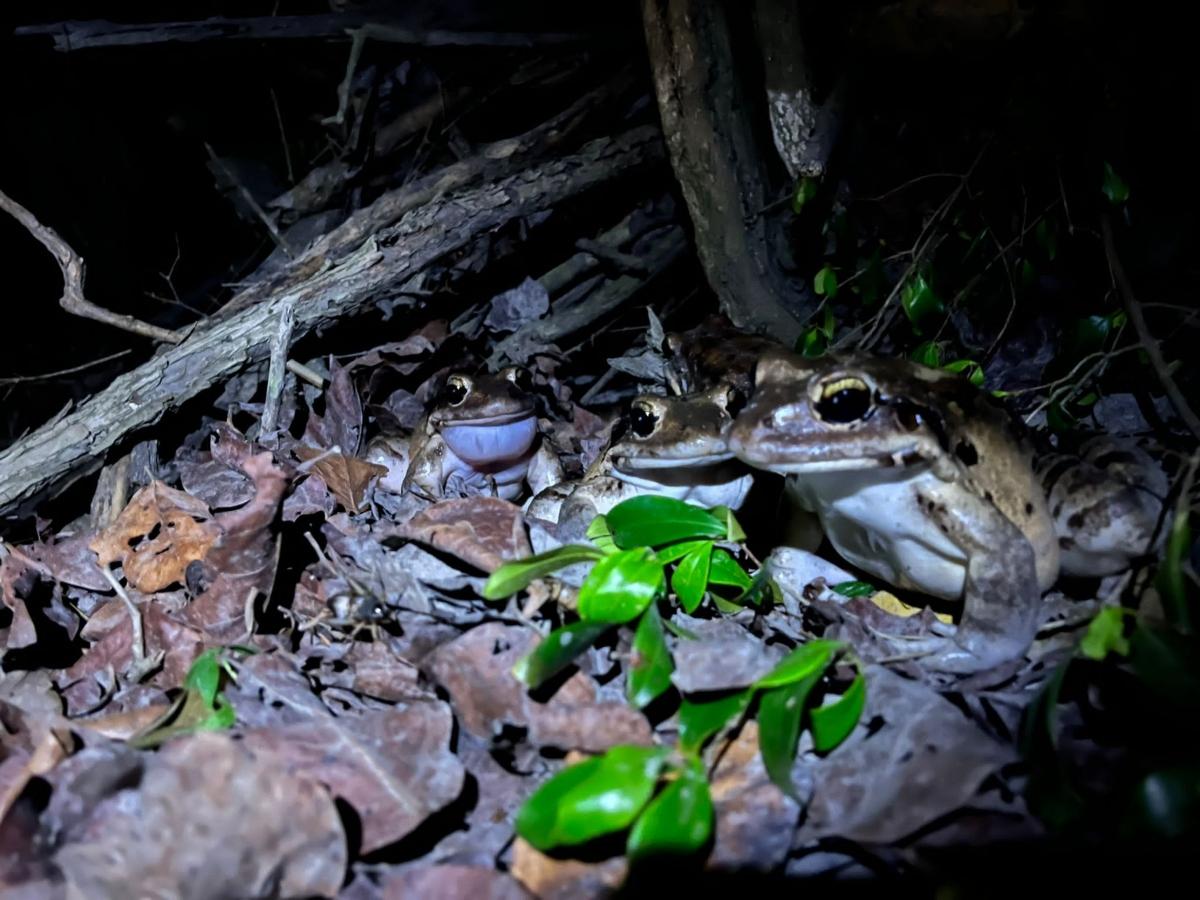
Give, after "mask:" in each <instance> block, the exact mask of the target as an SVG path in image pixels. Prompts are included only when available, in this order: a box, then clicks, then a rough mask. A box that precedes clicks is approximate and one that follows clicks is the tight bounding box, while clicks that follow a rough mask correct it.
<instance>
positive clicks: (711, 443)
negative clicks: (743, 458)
mask: <svg viewBox="0 0 1200 900" xmlns="http://www.w3.org/2000/svg"><path fill="white" fill-rule="evenodd" d="M741 402H742V401H741V396H740V394H739V393H738V392H737V391H735V390H734V389H732V388H730V387H728V386H727V385H719V386H717V387H716V388H713V389H712V390H709V391H705V392H703V393H699V394H693V395H689V396H684V397H659V396H655V395H651V394H643V395H641V396H638V397H636V398H634V400H632V401H631V402H630V405H629V408H628V410H627V411H626V413H625V414H624V415H623V416H622V417H621V418H620V419H619V420H618V421H617V423H616V424H615V425H614V427H613V432H612V435H611V437H610V439H609V443H608V446H607V447H606V448H605V449H604V450H603V451H602V452H601V454H600V455H599V456H598V457H597V458H596V461H595V462H594V463H592V465H591V466H589V467H588V470H587V472H586V473H584V476H583V477H582V478H581V479H579V480H578V481H574V482H564V483H562V484H559V485H555V486H554V487H552V488H550V489H549V490H548V491H544V492H543V493H542V494H539V495H538V496H537V497H535V498H534V499H533V501H532V502H531V503H530V504H529V508H528V512H529V514H530V515H531V516H534V517H536V518H540V519H545V520H548V521H551V522H558V523H559V524H560V525H563V526H564V527H568V528H569V530H570V532H571V534H575V533H577V532H578V533H582V530H583V529H585V528H586V527H587V524H588V523H589V522H590V521H591V519H592V518H593V517H594V516H596V515H602V514H604V513H607V512H608V511H609V510H611V509H612V508H613V507H614V506H616V505H617V504H618V503H620V502H621V501H622V500H625V499H627V498H629V497H635V496H638V495H639V494H661V495H664V496H669V497H674V498H676V499H678V500H685V501H688V502H690V503H695V504H697V505H699V506H706V507H710V506H722V505H723V506H728V507H730V508H732V509H736V508H737V507H739V506H741V504H742V502H743V501H744V500H745V499H746V494H747V493H748V492H749V490H750V486H751V484H752V483H753V476H752V474H751V473H750V472H749V471H748V470H747V469H746V467H745V466H744V465H743V464H742V463H740V462H738V461H737V460H736V459H734V458H733V453H732V452H730V450H729V447H728V445H727V443H726V434H727V432H728V431H729V427H730V426H731V425H732V424H733V419H732V416H733V415H734V414H736V413H737V412H738V410H739V409H740V407H741Z"/></svg>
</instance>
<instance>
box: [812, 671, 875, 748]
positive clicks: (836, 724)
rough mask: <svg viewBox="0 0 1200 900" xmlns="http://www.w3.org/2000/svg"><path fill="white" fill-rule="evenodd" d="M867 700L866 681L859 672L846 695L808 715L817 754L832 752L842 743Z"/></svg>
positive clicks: (852, 728)
mask: <svg viewBox="0 0 1200 900" xmlns="http://www.w3.org/2000/svg"><path fill="white" fill-rule="evenodd" d="M866 700H867V681H866V679H865V678H863V675H862V673H861V672H859V673H858V675H857V676H855V678H854V681H852V682H850V687H848V688H846V693H844V694H842V696H841V697H839V698H838V699H837V700H835V701H834V702H833V703H830V704H827V705H825V706H819V707H817V708H816V709H814V710H813V711H812V712H811V713H809V718H810V720H811V722H812V735H813V746H814V747H815V748H816V749H817V751H818V752H820V753H824V752H826V751H827V750H832V749H833V748H834V747H836V746H837V745H838V744H840V743H841V742H842V741H844V740H845V739H846V738H847V737H848V736H849V735H850V732H852V731H853V730H854V726H855V725H857V724H858V720H859V717H860V716H862V711H863V705H864V704H865V703H866Z"/></svg>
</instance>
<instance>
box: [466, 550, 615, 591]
mask: <svg viewBox="0 0 1200 900" xmlns="http://www.w3.org/2000/svg"><path fill="white" fill-rule="evenodd" d="M603 558H604V553H603V552H602V551H600V550H598V549H596V548H595V547H589V546H587V545H586V544H567V545H566V546H565V547H558V548H556V549H554V550H550V551H547V552H546V553H539V554H538V555H537V556H528V557H526V558H525V559H518V560H515V561H513V562H506V563H505V564H504V565H502V566H501V567H500V568H498V569H497V570H496V571H495V572H493V573H492V574H491V575H490V576H489V577H488V580H487V583H486V584H484V586H483V596H484V599H486V600H501V599H503V598H505V597H509V596H512V595H513V594H515V593H516V592H517V591H520V590H523V589H524V588H527V587H528V586H529V585H530V583H531V582H533V581H535V580H537V579H538V578H542V577H544V576H546V575H549V574H550V573H551V572H554V571H556V570H558V569H564V568H566V567H567V566H571V565H574V564H575V563H581V562H587V561H589V560H594V559H603Z"/></svg>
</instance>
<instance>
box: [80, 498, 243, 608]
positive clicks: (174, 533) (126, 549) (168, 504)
mask: <svg viewBox="0 0 1200 900" xmlns="http://www.w3.org/2000/svg"><path fill="white" fill-rule="evenodd" d="M220 533H221V530H220V528H219V527H218V526H217V525H216V523H215V522H213V521H212V515H211V514H210V513H209V510H208V506H207V504H205V503H204V501H202V500H198V499H197V498H195V497H193V496H192V495H191V494H185V493H184V492H183V491H177V490H175V489H174V488H171V487H168V486H167V485H165V484H164V483H163V482H161V481H157V480H155V481H153V482H151V483H150V484H148V485H146V486H145V487H144V488H142V489H141V490H139V491H138V492H137V493H136V494H134V495H133V499H132V500H130V501H129V503H128V505H127V506H126V507H125V508H124V509H123V510H121V514H120V515H119V516H117V520H116V521H115V522H113V523H112V525H110V526H109V527H108V528H105V529H104V530H103V531H102V532H100V534H99V535H97V536H96V538H95V540H93V541H92V542H91V543H90V544H89V545H88V546H89V547H91V549H92V550H94V551H95V552H96V555H97V556H99V557H100V564H101V565H104V566H108V565H111V564H112V563H114V562H120V563H121V567H122V569H123V570H124V572H125V580H126V581H128V582H129V584H131V585H132V586H133V587H135V588H136V589H137V590H139V591H141V592H142V593H145V594H153V593H154V592H155V591H161V590H163V589H165V588H167V587H169V586H170V585H172V584H176V583H180V584H182V583H183V580H184V571H185V570H186V569H187V567H188V565H189V564H190V563H192V562H193V561H195V560H198V559H203V558H204V556H205V554H207V553H208V548H209V547H211V546H212V545H213V542H214V541H216V539H217V538H218V537H219V536H220Z"/></svg>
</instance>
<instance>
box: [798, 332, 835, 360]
mask: <svg viewBox="0 0 1200 900" xmlns="http://www.w3.org/2000/svg"><path fill="white" fill-rule="evenodd" d="M797 345H798V346H797V348H796V349H798V350H799V351H800V353H801V354H803V355H804V356H807V357H809V358H810V359H814V358H816V357H818V356H820V355H821V354H822V353H824V352H825V351H826V350H828V349H829V338H827V337H825V335H824V333H823V332H822V331H821V330H820V329H819V328H806V329H805V330H804V333H803V334H802V335H800V339H799V341H797Z"/></svg>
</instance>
